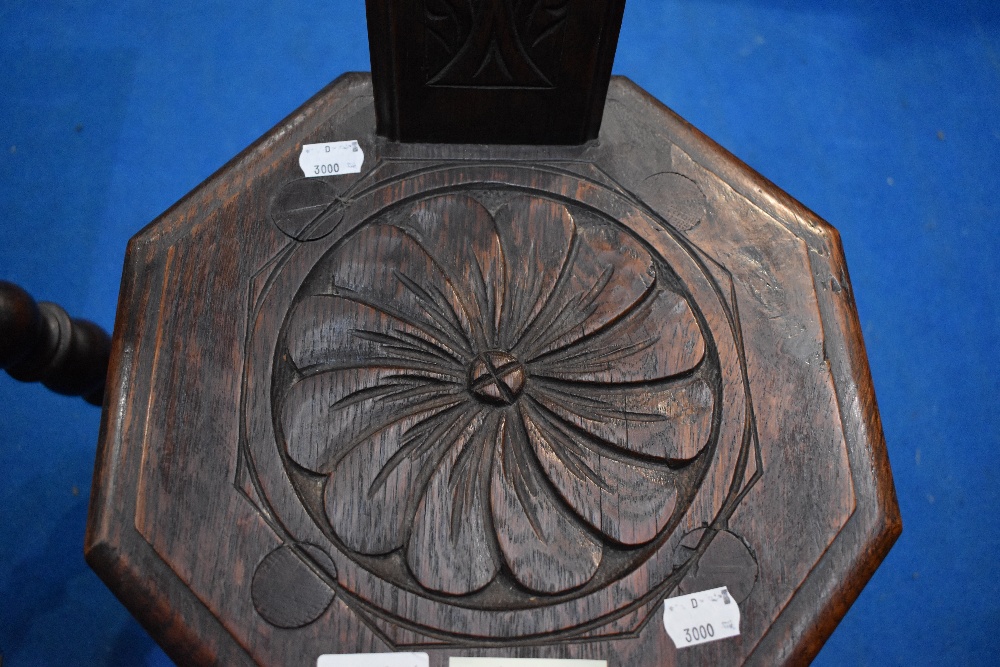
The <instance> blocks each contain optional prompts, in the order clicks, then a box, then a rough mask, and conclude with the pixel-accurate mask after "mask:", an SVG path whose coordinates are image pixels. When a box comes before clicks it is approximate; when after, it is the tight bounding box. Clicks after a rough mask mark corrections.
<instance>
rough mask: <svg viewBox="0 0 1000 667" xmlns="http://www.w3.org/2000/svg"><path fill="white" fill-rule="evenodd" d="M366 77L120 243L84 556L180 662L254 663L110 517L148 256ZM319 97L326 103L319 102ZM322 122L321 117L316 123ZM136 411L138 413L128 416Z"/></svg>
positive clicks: (342, 81) (129, 486) (124, 491)
mask: <svg viewBox="0 0 1000 667" xmlns="http://www.w3.org/2000/svg"><path fill="white" fill-rule="evenodd" d="M367 81H368V75H367V74H366V73H346V74H343V75H341V76H340V77H338V78H337V79H335V80H334V81H332V82H331V83H330V84H329V85H327V86H326V87H325V88H323V89H322V90H321V91H320V92H318V93H317V94H316V95H314V96H313V97H311V98H310V99H309V100H307V101H306V102H305V103H304V104H302V105H301V106H300V107H299V108H298V109H296V110H295V111H293V112H292V113H291V114H289V115H288V116H287V117H286V118H284V119H283V120H281V121H280V122H279V123H278V124H277V125H275V126H274V127H273V128H272V129H271V130H269V131H268V132H266V133H265V134H264V135H263V136H261V137H260V138H259V139H258V140H257V141H255V142H253V143H252V144H250V146H248V147H247V148H246V149H244V150H243V151H241V152H240V153H239V154H238V155H236V156H235V157H234V158H233V159H231V160H229V161H228V162H227V163H226V164H225V165H223V166H222V167H220V168H219V169H217V170H216V171H215V172H214V173H213V174H212V175H211V176H209V177H208V178H207V179H206V180H205V181H204V182H203V183H201V184H200V185H198V186H197V187H195V188H194V189H193V190H192V191H191V192H189V193H188V194H187V195H185V196H184V197H182V198H181V199H180V200H179V201H178V202H176V203H175V204H174V205H172V206H171V207H170V208H168V209H167V210H166V211H164V212H163V213H162V214H160V215H159V216H158V217H157V218H156V219H155V220H153V221H152V222H151V223H149V224H148V225H146V226H145V227H144V228H143V229H141V230H140V231H139V232H137V233H136V234H135V236H133V237H132V239H131V240H130V241H129V243H128V247H127V249H126V255H125V268H124V270H123V274H122V286H121V290H120V292H119V298H118V310H117V315H116V318H115V328H114V334H113V337H112V345H111V362H110V365H109V370H108V385H107V391H106V392H105V397H104V407H103V411H102V416H101V430H100V436H99V440H98V448H97V457H96V461H95V467H94V476H93V483H92V485H91V496H90V506H89V510H88V520H87V530H86V534H85V538H84V558H85V559H86V561H87V563H88V564H89V565H90V567H91V568H93V569H94V571H95V572H96V573H97V575H98V576H99V577H100V578H101V579H102V580H103V581H104V582H105V583H106V584H107V585H108V588H110V589H111V590H112V592H113V593H114V594H115V596H116V597H118V599H119V600H120V601H121V602H122V604H123V605H124V606H125V607H126V608H127V609H128V610H129V611H130V612H131V613H132V615H133V616H135V618H136V619H137V620H138V621H139V622H140V624H142V626H143V627H144V628H145V629H146V630H147V631H148V632H149V633H150V635H152V636H153V638H154V639H155V640H156V641H157V643H159V644H160V646H162V647H163V649H164V650H165V651H166V652H167V654H168V655H169V656H170V657H171V658H172V659H173V660H174V661H176V662H177V663H178V664H181V665H188V664H191V665H214V664H220V665H240V664H253V661H252V659H251V658H250V656H249V654H248V653H247V652H246V650H245V649H244V648H243V647H242V646H241V645H240V643H239V642H238V641H237V640H236V638H235V637H233V636H232V635H231V634H230V633H229V632H228V631H227V630H226V629H225V628H224V627H223V626H222V624H221V622H220V621H219V620H218V619H217V618H216V617H215V616H214V615H213V614H212V613H211V612H210V611H209V609H208V608H207V607H206V606H205V605H204V604H203V603H202V602H201V601H200V600H199V599H198V598H197V597H196V596H195V595H194V593H192V592H191V590H190V589H188V588H187V586H186V585H185V584H184V583H183V582H182V581H181V580H180V579H179V578H178V577H177V575H176V574H175V573H174V572H173V570H172V569H171V568H170V567H169V565H167V563H165V562H164V561H163V560H162V559H161V558H160V557H159V555H158V554H157V553H156V552H155V551H154V550H153V548H152V547H151V546H150V545H149V543H148V542H146V540H145V539H144V538H143V537H142V535H140V534H139V532H138V531H137V530H136V528H135V525H134V523H131V522H130V523H128V524H127V525H122V524H121V523H120V522H116V521H113V519H112V517H113V516H114V515H115V514H116V513H119V514H120V513H122V512H123V511H124V512H125V513H126V515H127V516H134V514H135V507H136V500H137V498H136V493H137V485H138V475H131V476H130V475H129V474H127V473H128V472H129V470H126V469H124V468H123V467H122V466H121V463H122V462H123V461H124V458H125V456H126V452H125V451H124V450H123V443H122V437H123V435H124V432H125V431H126V430H127V428H128V424H129V421H130V420H131V419H132V418H137V419H145V418H146V415H145V410H146V406H145V405H137V406H131V409H130V406H128V405H127V404H126V400H127V398H128V393H129V390H130V387H131V385H132V382H133V380H134V378H135V374H136V373H137V372H138V371H137V369H136V368H135V363H136V362H137V360H138V359H139V358H140V357H141V355H142V350H139V349H136V346H135V341H136V340H137V335H138V331H137V328H136V321H135V320H136V318H135V317H134V315H135V313H136V312H140V311H142V312H144V311H145V310H146V309H147V308H150V307H155V304H156V303H158V301H159V295H160V292H161V286H162V281H163V259H162V256H156V255H155V254H154V252H153V251H154V245H155V246H157V247H159V246H160V244H166V243H169V242H170V241H172V240H173V239H171V238H170V236H171V234H176V233H177V230H176V229H174V228H173V227H171V226H170V225H166V224H164V223H165V222H167V221H168V220H169V219H170V218H171V217H173V216H174V214H175V213H176V212H177V211H179V210H181V209H182V208H183V207H185V206H188V204H189V203H190V202H191V201H192V200H194V199H195V198H197V197H199V196H201V194H202V193H203V192H204V191H205V190H206V189H207V188H211V187H213V186H214V184H215V183H216V182H217V181H218V179H220V178H221V177H222V176H223V174H225V173H227V172H229V171H230V170H233V169H250V168H252V165H253V164H254V163H255V162H256V161H257V160H259V159H260V156H261V154H262V153H265V152H266V151H267V149H268V148H269V147H270V146H271V145H272V144H273V143H274V142H276V141H279V140H280V139H281V138H282V137H283V135H284V134H286V133H287V132H288V131H289V130H290V128H292V127H295V126H299V125H301V124H302V123H305V122H308V121H310V120H317V118H316V117H317V116H318V115H322V114H323V112H324V111H325V110H327V109H329V106H330V104H335V103H336V101H337V100H336V98H337V97H349V94H350V88H352V87H355V86H358V85H362V86H364V85H366V84H367ZM345 85H346V87H345V90H344V91H343V93H344V94H343V95H340V96H332V95H331V92H332V91H333V89H335V88H338V87H342V86H345ZM321 101H325V102H326V104H319V103H318V102H321ZM324 119H325V116H324V117H322V118H319V119H318V120H320V121H322V120H324ZM206 214H207V213H206ZM164 237H166V238H164ZM142 293H145V294H146V299H145V301H143V302H142V303H139V302H138V299H139V295H140V294H142ZM132 412H137V413H140V414H136V415H135V416H134V417H133V415H132V414H131V413H132ZM134 458H135V460H134V462H133V464H132V465H133V467H136V466H138V465H139V461H140V457H139V454H138V453H136V454H135V457H134ZM130 480H131V481H130ZM178 603H179V605H180V606H179V607H178ZM206 627H214V628H216V631H215V632H212V633H211V634H212V635H213V636H216V637H224V638H227V639H228V640H230V641H224V643H216V644H206V641H207V640H206V633H205V632H204V629H205V628H206Z"/></svg>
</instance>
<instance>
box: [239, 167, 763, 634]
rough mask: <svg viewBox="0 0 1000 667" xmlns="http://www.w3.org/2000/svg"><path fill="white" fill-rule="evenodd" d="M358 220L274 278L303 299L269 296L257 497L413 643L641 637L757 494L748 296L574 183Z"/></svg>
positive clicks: (518, 171)
mask: <svg viewBox="0 0 1000 667" xmlns="http://www.w3.org/2000/svg"><path fill="white" fill-rule="evenodd" d="M350 202H351V203H350V204H348V205H347V206H346V208H344V209H342V210H340V211H337V212H336V216H335V217H334V214H332V213H331V214H330V215H328V216H327V217H328V219H327V220H326V221H325V222H324V220H323V219H320V220H318V221H317V222H316V224H317V225H323V224H327V225H329V226H331V227H332V230H331V231H330V233H329V234H327V235H326V236H323V237H322V239H321V240H320V241H318V242H312V243H308V244H293V245H292V246H290V247H289V248H288V249H287V251H286V252H285V254H283V255H282V256H280V257H279V258H277V259H276V260H275V262H274V263H273V264H272V265H271V266H269V268H268V274H267V281H266V283H269V284H275V282H276V281H280V282H281V283H282V284H283V285H299V287H298V288H297V290H295V289H292V290H287V289H281V290H268V289H267V288H266V287H264V288H263V290H262V291H261V293H260V295H259V296H258V297H257V307H256V308H255V309H254V313H255V320H254V321H253V322H251V332H250V343H249V344H250V345H251V347H252V349H253V352H254V353H253V354H250V355H248V358H250V359H255V358H256V359H265V358H266V359H272V360H273V362H272V365H271V367H270V368H263V367H252V365H251V366H248V369H247V396H248V399H247V400H248V401H250V402H251V403H252V405H253V407H254V409H251V410H248V412H247V413H248V414H260V415H267V416H269V418H270V426H271V429H270V431H269V432H270V433H272V434H273V440H271V441H269V442H265V441H256V442H249V443H246V451H247V453H248V455H249V457H250V458H251V459H253V460H254V461H255V462H257V463H258V465H257V466H256V469H257V470H261V469H268V466H267V465H260V462H261V460H262V459H271V460H273V459H274V458H275V457H277V458H278V459H279V460H280V463H281V465H280V469H281V470H282V471H284V472H283V475H281V476H277V477H276V476H274V475H271V476H270V478H266V477H267V476H258V477H257V479H256V484H257V487H258V492H259V493H260V495H261V497H262V503H263V504H264V505H265V506H266V507H264V508H262V511H264V512H265V513H266V514H267V515H269V516H270V517H272V520H273V525H274V527H275V529H276V530H277V531H278V532H279V533H280V534H281V536H282V539H283V540H285V541H286V542H288V543H304V544H308V545H311V546H310V547H309V549H302V550H300V553H301V554H302V555H301V557H302V558H308V557H309V556H308V555H307V554H308V552H309V551H310V550H311V549H315V547H320V548H321V549H323V550H324V551H325V552H326V553H327V554H328V555H329V557H330V558H331V559H332V561H326V560H325V559H318V560H317V561H316V562H314V563H312V567H314V568H318V569H320V570H322V571H324V572H325V574H326V577H325V579H326V581H327V583H328V585H329V586H330V587H331V589H333V590H336V591H337V593H338V594H340V595H341V596H342V597H343V598H344V599H345V601H347V602H348V603H349V604H350V605H351V606H352V607H354V608H355V610H356V611H359V612H360V613H363V614H366V615H369V616H372V617H376V618H379V619H381V620H382V621H384V622H388V624H389V626H391V627H398V628H403V629H405V630H406V631H407V632H408V634H406V635H405V637H404V636H402V635H399V636H395V637H390V639H391V640H392V641H394V643H397V644H399V643H419V640H418V639H416V638H419V637H433V638H436V640H437V641H441V640H445V641H449V640H454V641H463V642H469V641H472V642H481V643H490V642H492V641H502V640H504V639H510V638H519V637H536V638H539V637H540V638H545V639H546V640H548V641H551V640H553V639H559V638H561V637H573V636H580V635H581V634H584V633H590V634H592V635H594V636H596V635H607V634H619V633H624V632H630V631H632V630H634V629H635V628H636V627H637V625H638V624H641V622H642V621H643V620H644V619H645V618H646V616H647V614H648V611H649V609H650V608H651V607H653V606H655V605H656V604H657V603H658V601H659V600H660V599H662V597H663V596H664V595H666V594H667V593H669V591H670V590H672V589H673V588H674V587H675V586H676V585H677V583H678V582H679V581H680V579H681V578H682V577H683V575H684V574H685V571H686V567H688V566H689V565H690V564H691V562H693V559H692V560H691V561H689V562H685V563H678V562H676V557H675V554H676V552H677V545H678V543H679V541H680V539H681V538H683V536H684V535H685V534H687V533H688V532H689V531H691V530H693V529H696V528H701V527H703V526H706V525H715V526H722V525H723V524H724V521H725V519H726V517H727V516H728V513H729V512H731V511H732V508H733V507H734V506H735V503H736V502H738V500H739V497H740V495H739V494H740V493H742V492H744V491H745V489H746V488H747V487H748V485H749V484H750V483H752V481H753V479H755V477H754V475H755V474H759V472H760V470H759V467H757V466H756V464H755V463H754V461H753V458H754V456H753V452H752V449H753V438H754V434H753V420H752V411H751V408H750V405H749V399H748V392H747V383H746V376H745V368H744V365H743V364H742V362H741V359H742V354H741V352H740V347H739V335H738V318H737V315H736V312H735V309H734V308H733V307H732V304H731V301H730V299H731V295H730V293H729V285H728V282H727V280H728V279H727V276H726V275H725V274H724V272H723V271H721V269H719V268H718V267H717V266H716V265H714V263H712V262H711V260H710V259H709V258H707V257H705V256H703V255H701V253H700V252H699V251H697V249H695V248H693V247H691V246H690V245H688V244H687V242H686V241H684V240H683V239H682V238H681V237H680V236H679V235H677V233H676V232H675V231H673V229H672V228H671V227H670V226H669V224H668V223H666V222H664V221H662V220H657V219H656V218H654V217H653V216H652V215H650V214H648V213H647V212H644V211H643V209H642V208H641V205H639V204H638V202H635V201H633V200H631V199H630V198H629V197H628V196H626V195H625V194H624V193H622V192H620V191H616V190H615V189H614V188H613V187H612V186H610V185H607V184H604V183H600V182H598V181H597V180H596V179H591V178H588V177H585V176H581V175H575V174H571V173H567V172H561V173H560V172H557V171H555V170H553V171H551V172H550V171H546V170H544V169H537V168H533V169H527V168H518V167H510V166H506V167H499V166H492V167H478V168H468V167H466V168H463V169H442V170H439V171H436V172H433V173H430V174H422V175H420V176H416V177H410V178H405V177H395V178H392V179H390V180H388V181H382V182H377V181H376V182H375V183H374V185H369V186H367V187H365V185H364V184H359V186H358V187H357V192H356V194H355V195H354V196H353V197H352V198H351V199H350ZM360 211H366V212H367V215H364V216H362V215H361V214H360V213H359V212H360ZM372 211H374V213H372ZM280 293H294V294H295V296H294V298H292V299H291V301H288V298H287V297H280V296H277V295H278V294H280ZM262 407H263V408H266V409H260V408H262ZM256 430H259V429H247V432H255V431H256ZM704 532H705V535H706V537H705V538H704V539H703V540H702V542H703V544H701V545H700V549H699V550H698V551H696V553H695V556H694V558H697V555H698V553H700V552H702V551H704V549H705V548H707V546H708V543H709V541H710V539H711V535H712V534H713V531H704ZM331 562H332V563H333V565H332V566H331V565H330V563H331ZM501 609H503V610H507V611H501ZM510 609H513V610H514V611H509V610H510ZM484 627H487V628H491V629H492V630H491V631H490V632H488V633H486V634H484V633H483V632H482V628H484ZM473 628H478V630H476V631H473V630H472V629H473Z"/></svg>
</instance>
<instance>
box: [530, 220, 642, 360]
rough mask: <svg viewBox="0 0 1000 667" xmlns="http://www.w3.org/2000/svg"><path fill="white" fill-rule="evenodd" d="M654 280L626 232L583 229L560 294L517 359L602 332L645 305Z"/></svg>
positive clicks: (638, 247)
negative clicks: (637, 305) (626, 314)
mask: <svg viewBox="0 0 1000 667" xmlns="http://www.w3.org/2000/svg"><path fill="white" fill-rule="evenodd" d="M655 275H656V272H655V267H654V265H653V260H652V258H651V257H650V255H649V253H648V252H646V250H645V248H643V247H642V246H641V245H640V244H639V242H638V241H636V240H635V239H634V238H632V236H631V235H629V234H628V233H626V232H624V231H622V230H619V229H617V228H615V227H611V226H610V225H600V226H597V225H593V226H580V227H579V228H578V231H577V235H576V238H575V240H574V243H573V246H572V248H571V249H570V255H569V258H568V261H567V265H566V267H564V270H563V273H562V275H561V276H560V278H559V282H558V285H557V286H556V290H555V292H554V293H553V296H552V298H550V299H549V300H548V302H547V304H546V307H545V309H544V310H543V312H542V314H541V315H540V316H539V317H538V319H536V320H535V321H534V322H533V323H532V324H531V326H530V327H529V329H528V332H527V333H526V335H525V337H524V340H523V341H522V343H521V344H519V346H518V349H517V354H518V356H519V357H521V358H523V359H527V360H531V359H534V358H536V357H538V356H540V355H542V354H545V353H546V352H549V351H552V350H556V349H559V348H561V347H564V346H565V345H567V344H568V343H571V342H573V341H575V340H577V339H579V338H582V337H584V336H588V335H590V334H592V333H593V332H595V331H598V330H600V329H601V328H602V327H604V326H605V325H607V324H609V323H610V322H612V321H614V320H616V319H618V318H619V317H620V316H621V314H622V313H626V312H628V311H629V310H630V309H632V308H633V307H634V306H635V305H636V304H637V303H638V302H639V301H640V300H642V299H643V297H644V296H645V294H646V291H647V290H648V289H649V288H650V286H651V285H652V284H653V282H654V277H655Z"/></svg>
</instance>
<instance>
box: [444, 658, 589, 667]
mask: <svg viewBox="0 0 1000 667" xmlns="http://www.w3.org/2000/svg"><path fill="white" fill-rule="evenodd" d="M448 667H608V661H607V660H556V659H550V658H449V659H448Z"/></svg>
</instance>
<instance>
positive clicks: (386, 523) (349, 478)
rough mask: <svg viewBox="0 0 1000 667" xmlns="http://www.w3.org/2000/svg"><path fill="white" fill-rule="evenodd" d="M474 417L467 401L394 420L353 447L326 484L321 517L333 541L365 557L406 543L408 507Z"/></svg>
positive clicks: (415, 499) (385, 551) (421, 492)
mask: <svg viewBox="0 0 1000 667" xmlns="http://www.w3.org/2000/svg"><path fill="white" fill-rule="evenodd" d="M477 419H479V417H478V412H477V411H476V410H475V409H474V408H471V407H470V406H468V404H467V403H462V404H459V405H457V406H455V407H453V408H451V409H448V410H442V411H440V412H437V413H434V414H432V415H430V416H426V415H425V416H424V418H423V419H420V418H418V417H409V418H406V419H401V420H399V421H397V422H394V423H393V424H391V425H390V426H389V427H387V428H386V429H384V430H382V431H379V432H377V433H374V434H372V435H371V437H369V438H367V439H365V440H364V442H363V443H361V444H360V445H359V446H356V447H353V448H352V449H350V451H348V452H347V453H346V454H345V456H344V457H343V458H342V459H341V460H340V462H339V463H338V464H337V465H336V467H335V468H334V470H333V474H332V475H331V476H330V478H329V479H328V480H327V483H326V496H325V502H326V514H327V518H328V519H329V520H330V525H331V526H332V527H333V530H334V532H336V533H337V535H338V537H340V539H341V540H343V541H344V544H346V545H347V546H348V547H349V548H351V549H354V550H355V551H359V552H361V553H364V554H383V553H387V552H389V551H392V550H394V549H397V548H399V547H401V546H403V544H404V543H405V538H406V532H407V529H408V527H409V525H410V522H411V517H412V516H413V511H414V510H413V508H415V507H416V505H417V502H418V501H420V498H421V496H422V494H423V490H424V487H425V486H426V484H427V480H428V478H429V477H430V475H431V473H432V472H433V470H434V469H435V466H436V463H437V461H438V459H440V457H441V456H443V455H446V454H447V453H448V452H449V448H450V447H452V446H453V443H455V441H456V440H457V439H459V438H460V437H462V434H463V433H464V431H465V429H466V428H468V426H469V424H470V423H471V422H473V421H475V420H477Z"/></svg>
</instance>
